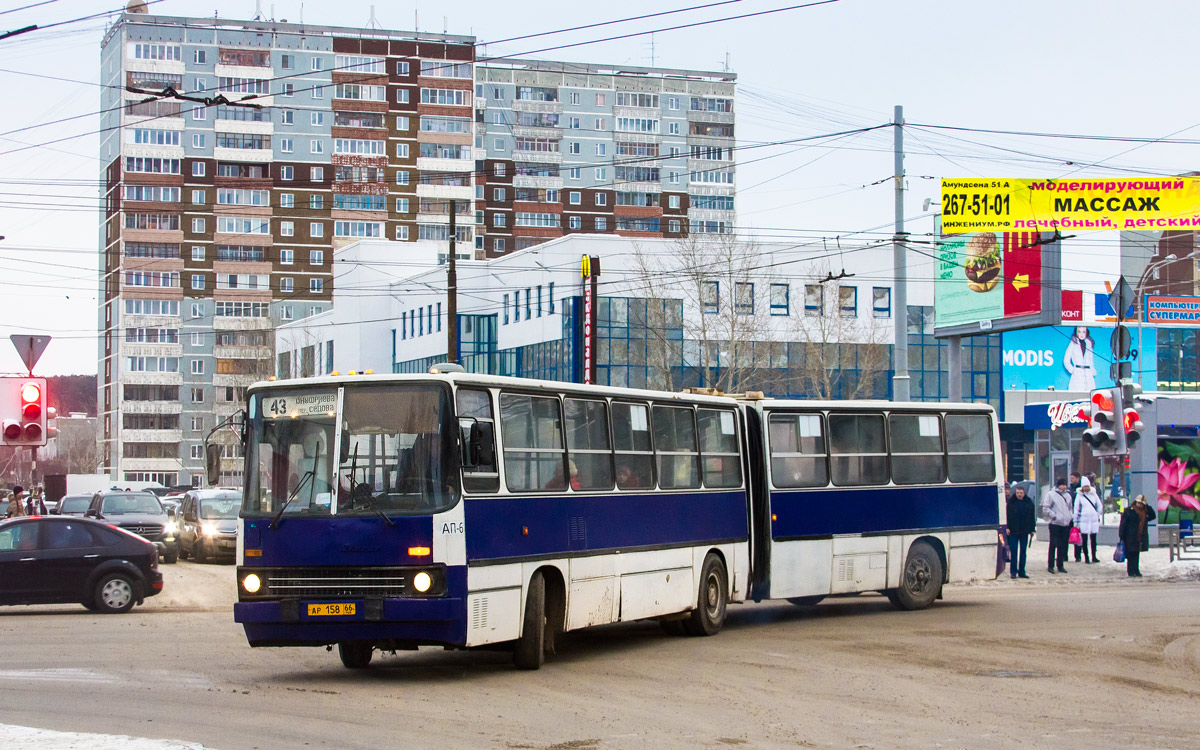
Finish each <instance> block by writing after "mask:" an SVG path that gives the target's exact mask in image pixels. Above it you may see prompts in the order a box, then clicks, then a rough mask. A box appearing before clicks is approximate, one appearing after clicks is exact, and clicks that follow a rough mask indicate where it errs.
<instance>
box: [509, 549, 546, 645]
mask: <svg viewBox="0 0 1200 750" xmlns="http://www.w3.org/2000/svg"><path fill="white" fill-rule="evenodd" d="M547 627H548V621H547V620H546V578H545V576H543V575H542V572H541V571H540V570H539V571H538V572H536V573H534V574H533V578H530V579H529V593H528V594H527V595H526V597H525V620H524V622H522V624H521V637H520V638H518V639H517V643H516V645H515V646H514V647H513V664H515V665H516V667H517V669H541V666H542V664H544V663H545V661H546V628H547Z"/></svg>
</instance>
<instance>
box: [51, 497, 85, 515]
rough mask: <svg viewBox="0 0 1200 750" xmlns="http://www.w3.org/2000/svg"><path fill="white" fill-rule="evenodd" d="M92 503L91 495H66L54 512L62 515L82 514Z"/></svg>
mask: <svg viewBox="0 0 1200 750" xmlns="http://www.w3.org/2000/svg"><path fill="white" fill-rule="evenodd" d="M91 504H92V496H91V495H64V496H63V498H62V499H61V500H59V501H58V507H57V508H55V509H54V510H53V511H52V512H53V513H54V514H55V515H60V516H82V515H83V514H84V513H87V509H88V506H90V505H91Z"/></svg>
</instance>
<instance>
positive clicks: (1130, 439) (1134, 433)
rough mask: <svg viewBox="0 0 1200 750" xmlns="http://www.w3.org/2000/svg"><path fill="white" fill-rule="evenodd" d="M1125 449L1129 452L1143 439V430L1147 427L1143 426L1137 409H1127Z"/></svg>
mask: <svg viewBox="0 0 1200 750" xmlns="http://www.w3.org/2000/svg"><path fill="white" fill-rule="evenodd" d="M1124 423H1125V449H1126V450H1129V449H1130V448H1132V447H1133V446H1134V445H1136V444H1137V441H1139V440H1141V439H1142V430H1144V429H1145V428H1146V425H1144V424H1142V418H1141V417H1139V416H1138V413H1137V409H1132V408H1126V409H1125V419H1124Z"/></svg>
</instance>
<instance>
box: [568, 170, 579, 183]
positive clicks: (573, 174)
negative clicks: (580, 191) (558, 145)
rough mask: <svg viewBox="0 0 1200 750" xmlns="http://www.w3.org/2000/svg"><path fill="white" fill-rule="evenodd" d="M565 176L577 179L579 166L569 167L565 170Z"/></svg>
mask: <svg viewBox="0 0 1200 750" xmlns="http://www.w3.org/2000/svg"><path fill="white" fill-rule="evenodd" d="M567 177H568V178H570V179H572V180H578V179H579V167H571V168H570V169H569V170H568V171H567Z"/></svg>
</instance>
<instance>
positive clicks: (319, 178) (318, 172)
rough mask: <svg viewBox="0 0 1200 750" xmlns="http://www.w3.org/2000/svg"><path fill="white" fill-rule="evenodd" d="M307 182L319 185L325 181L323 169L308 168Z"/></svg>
mask: <svg viewBox="0 0 1200 750" xmlns="http://www.w3.org/2000/svg"><path fill="white" fill-rule="evenodd" d="M308 181H309V182H313V183H320V182H324V181H325V167H309V169H308Z"/></svg>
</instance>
